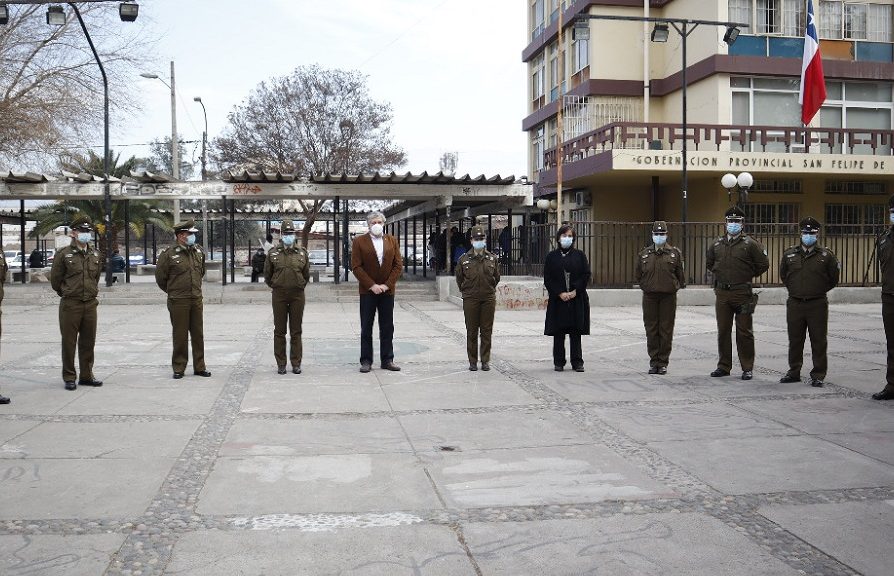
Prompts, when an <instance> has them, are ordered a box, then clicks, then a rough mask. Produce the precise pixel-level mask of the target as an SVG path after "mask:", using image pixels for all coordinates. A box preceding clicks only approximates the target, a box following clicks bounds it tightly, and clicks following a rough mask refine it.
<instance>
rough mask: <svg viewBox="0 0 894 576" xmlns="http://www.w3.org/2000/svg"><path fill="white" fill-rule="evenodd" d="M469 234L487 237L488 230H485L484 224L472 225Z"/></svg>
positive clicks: (479, 237) (476, 236)
mask: <svg viewBox="0 0 894 576" xmlns="http://www.w3.org/2000/svg"><path fill="white" fill-rule="evenodd" d="M469 234H470V236H471V237H472V238H478V239H483V238H487V232H485V231H484V227H483V226H472V230H471V231H470V232H469Z"/></svg>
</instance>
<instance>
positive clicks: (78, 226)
mask: <svg viewBox="0 0 894 576" xmlns="http://www.w3.org/2000/svg"><path fill="white" fill-rule="evenodd" d="M71 229H72V230H77V231H79V232H92V231H93V222H92V221H91V220H90V217H89V216H83V215H81V216H76V217H75V219H74V220H72V221H71Z"/></svg>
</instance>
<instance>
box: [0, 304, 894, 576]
mask: <svg viewBox="0 0 894 576" xmlns="http://www.w3.org/2000/svg"><path fill="white" fill-rule="evenodd" d="M641 318H642V317H641V312H640V310H639V308H637V307H618V308H594V309H593V314H592V320H593V324H592V326H593V333H592V335H591V336H588V337H585V338H584V359H585V362H586V372H584V373H575V372H571V371H565V372H561V373H560V372H554V371H553V368H552V360H551V340H550V339H549V338H547V337H545V336H543V335H542V332H543V312H542V311H510V312H498V313H497V320H496V328H495V334H494V357H493V367H494V369H493V370H491V371H490V372H481V371H478V372H470V371H469V370H468V369H467V368H468V366H467V362H466V355H465V332H464V325H463V317H462V311H461V310H460V309H459V308H457V307H456V306H454V305H452V304H449V303H444V302H422V301H412V300H402V299H401V298H400V295H398V303H397V308H396V311H395V325H396V334H395V349H396V358H395V360H396V362H397V363H398V364H400V365H401V366H402V367H403V370H402V371H401V372H386V371H383V370H379V369H378V367H377V366H375V365H374V368H373V371H372V372H371V373H370V374H360V373H358V371H357V368H358V355H359V315H358V311H357V304H356V303H350V302H349V303H322V302H309V303H308V306H307V310H306V313H305V321H304V362H303V365H302V368H303V373H302V374H301V375H293V374H291V373H289V374H287V375H282V376H281V375H278V374H277V373H276V366H275V362H274V359H273V350H272V315H271V310H270V307H269V306H268V305H265V304H263V303H257V302H255V303H243V304H236V303H224V304H215V305H207V306H206V308H205V335H206V337H205V355H206V358H207V361H208V368H209V370H211V371H212V372H213V376H212V377H211V378H199V377H195V376H193V375H192V373H191V372H192V368H191V366H190V368H189V369H188V371H187V376H186V378H184V379H182V380H176V381H175V380H172V379H171V369H170V353H171V343H170V325H169V322H168V316H167V311H166V309H165V307H164V305H163V303H160V302H159V303H154V302H152V303H140V302H139V301H134V303H131V304H128V305H113V304H106V305H100V310H99V319H100V329H99V337H98V343H97V346H96V359H97V360H96V362H97V363H96V376H97V377H98V378H100V379H102V380H104V381H105V385H104V386H103V387H101V388H95V389H94V388H79V389H78V390H77V391H74V392H67V391H65V390H63V388H62V380H61V376H60V371H61V361H60V353H59V337H58V327H57V308H56V306H55V304H54V303H52V302H51V303H47V302H46V301H43V300H35V303H34V304H30V305H29V304H17V305H14V306H4V309H3V336H2V338H3V340H2V356H0V391H2V393H3V394H4V395H7V396H10V397H11V398H12V404H10V405H8V406H0V574H3V575H8V576H25V575H27V576H33V575H65V576H80V575H85V576H86V575H101V574H103V575H104V574H109V575H112V574H114V575H118V574H143V575H149V574H170V575H174V574H178V575H191V576H199V575H202V576H212V575H214V576H219V575H231V574H251V575H262V574H263V575H267V576H273V575H276V576H278V575H292V574H357V575H373V574H377V575H378V574H381V575H404V574H406V575H423V574H424V575H437V576H441V575H454V574H455V575H461V574H462V575H466V574H468V575H476V574H478V575H504V574H506V575H527V574H531V575H543V574H548V575H553V574H555V575H561V574H569V575H570V574H600V575H602V574H605V575H636V576H643V575H646V576H647V575H678V574H705V575H712V576H713V575H743V576H744V575H748V576H751V575H773V576H777V575H783V576H785V575H797V574H823V575H826V574H867V575H869V574H872V575H878V576H890V575H891V574H894V553H892V549H894V402H890V403H881V402H876V401H873V400H871V399H870V398H869V396H870V394H871V393H872V392H876V391H878V390H880V389H881V388H882V387H883V384H884V375H885V345H884V334H883V332H882V322H881V306H880V304H874V305H868V304H848V305H833V306H832V309H831V313H830V326H831V336H830V339H829V351H830V372H829V375H828V378H827V381H828V384H827V386H826V387H825V388H811V387H810V386H809V385H808V384H807V383H806V382H802V383H797V384H779V383H778V380H779V378H780V376H781V375H782V374H783V373H784V372H785V370H786V368H787V366H786V357H787V356H786V346H787V338H786V330H785V310H784V307H781V306H761V307H759V308H758V311H757V314H756V317H755V333H756V335H757V339H758V342H757V366H756V369H755V378H754V380H752V381H750V382H745V381H742V380H740V379H739V378H738V376H739V374H740V370H739V369H738V366H736V367H735V369H734V372H733V375H732V376H730V377H727V378H709V377H708V373H709V372H710V371H711V370H712V369H714V367H715V364H716V344H715V338H716V333H715V328H714V318H713V308H712V307H705V306H702V307H683V308H680V309H679V310H678V314H677V326H676V336H675V346H674V352H673V354H672V356H671V363H670V366H669V370H668V373H667V375H665V376H657V375H648V374H647V370H648V367H649V366H648V357H647V355H646V350H645V338H644V333H643V326H642V320H641ZM808 349H809V345H808ZM805 365H806V368H805V369H804V374H803V375H804V376H805V377H806V376H807V372H808V371H809V367H810V359H809V353H808V357H807V358H806V361H805Z"/></svg>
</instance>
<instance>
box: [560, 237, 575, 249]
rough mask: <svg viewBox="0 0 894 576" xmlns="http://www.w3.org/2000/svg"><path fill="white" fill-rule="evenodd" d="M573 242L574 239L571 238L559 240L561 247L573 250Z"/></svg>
mask: <svg viewBox="0 0 894 576" xmlns="http://www.w3.org/2000/svg"><path fill="white" fill-rule="evenodd" d="M573 242H574V238H573V237H571V236H562V237H561V238H559V246H561V247H562V248H565V249H568V248H571V244H572V243H573Z"/></svg>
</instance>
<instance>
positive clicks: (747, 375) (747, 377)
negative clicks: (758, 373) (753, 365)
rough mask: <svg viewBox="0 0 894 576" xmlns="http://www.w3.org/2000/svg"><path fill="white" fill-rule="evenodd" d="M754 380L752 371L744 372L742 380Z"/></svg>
mask: <svg viewBox="0 0 894 576" xmlns="http://www.w3.org/2000/svg"><path fill="white" fill-rule="evenodd" d="M752 378H754V374H752V372H751V370H745V371H744V372H742V380H751V379H752Z"/></svg>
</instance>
